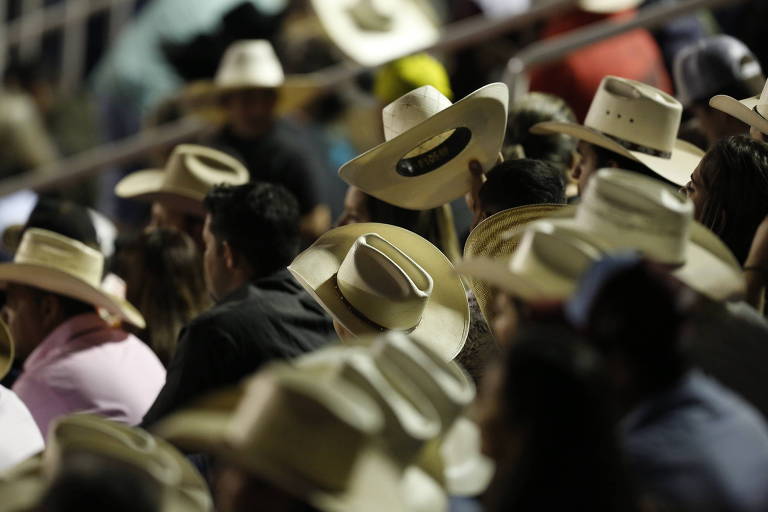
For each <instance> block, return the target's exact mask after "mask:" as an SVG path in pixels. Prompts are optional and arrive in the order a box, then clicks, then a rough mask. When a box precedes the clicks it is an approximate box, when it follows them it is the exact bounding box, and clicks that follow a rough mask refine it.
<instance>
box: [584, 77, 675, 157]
mask: <svg viewBox="0 0 768 512" xmlns="http://www.w3.org/2000/svg"><path fill="white" fill-rule="evenodd" d="M682 112H683V108H682V105H681V104H680V102H679V101H677V100H676V99H675V98H673V97H672V96H670V95H669V94H667V93H665V92H663V91H660V90H659V89H656V88H655V87H651V86H650V85H647V84H644V83H642V82H636V81H634V80H627V79H625V78H619V77H615V76H607V77H605V78H603V80H602V82H601V83H600V87H599V89H598V90H597V93H596V94H595V97H594V99H593V100H592V103H591V105H590V107H589V112H588V113H587V117H586V119H585V121H584V125H585V126H587V127H589V128H593V129H595V130H598V131H600V132H601V133H603V134H605V135H608V136H610V137H611V138H613V139H614V140H616V141H617V142H619V143H620V144H622V145H623V146H625V147H627V148H628V149H631V150H633V151H635V150H636V151H641V152H644V153H648V154H651V155H654V156H661V157H664V158H671V155H672V150H673V149H674V147H675V141H676V139H677V132H678V130H679V128H680V118H681V116H682Z"/></svg>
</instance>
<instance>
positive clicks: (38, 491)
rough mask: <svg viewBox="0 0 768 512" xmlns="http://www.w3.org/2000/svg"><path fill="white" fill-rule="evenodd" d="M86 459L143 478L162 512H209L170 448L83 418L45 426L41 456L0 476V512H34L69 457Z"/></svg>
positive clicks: (184, 463)
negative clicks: (48, 431) (109, 463)
mask: <svg viewBox="0 0 768 512" xmlns="http://www.w3.org/2000/svg"><path fill="white" fill-rule="evenodd" d="M79 454H87V455H91V456H95V457H98V458H102V459H106V460H111V461H115V462H117V463H119V464H122V465H124V466H127V467H128V468H131V469H132V470H134V471H137V472H138V473H140V474H142V475H144V476H145V477H147V478H148V479H149V482H151V484H153V485H154V486H155V488H156V489H157V490H158V492H159V496H160V508H159V510H161V511H162V512H194V511H199V512H209V511H210V510H212V508H213V502H212V499H211V496H210V493H209V492H208V487H207V484H206V483H205V480H203V478H202V477H201V476H200V473H199V472H198V471H197V470H196V469H195V468H194V467H193V466H192V464H190V462H189V461H188V460H187V459H186V458H185V457H184V456H183V455H182V454H181V453H179V452H178V450H176V449H175V448H173V447H172V446H171V445H169V444H168V443H166V442H165V441H163V440H161V439H157V438H155V437H153V436H151V435H150V434H148V433H147V432H145V431H143V430H141V429H138V428H134V427H129V426H127V425H123V424H120V423H117V422H114V421H111V420H108V419H106V418H102V417H99V416H93V415H88V414H74V415H70V416H64V417H62V418H60V419H58V420H56V422H55V423H53V424H52V426H51V434H50V435H49V436H48V446H47V447H46V449H45V451H44V452H43V453H42V454H40V455H37V456H35V457H32V458H30V459H28V460H27V461H25V462H22V463H21V464H20V465H18V466H16V467H14V468H12V469H11V470H9V471H8V472H6V473H4V474H2V475H0V495H2V496H3V499H2V500H0V512H26V511H29V510H34V509H35V507H36V506H37V504H38V501H39V500H40V499H41V498H42V497H43V496H44V494H45V492H46V489H47V488H48V486H49V484H50V483H51V482H52V481H53V480H54V479H55V478H56V477H57V476H58V475H59V474H61V473H63V472H64V473H65V472H66V471H67V463H68V461H69V460H70V458H71V457H73V456H76V455H79Z"/></svg>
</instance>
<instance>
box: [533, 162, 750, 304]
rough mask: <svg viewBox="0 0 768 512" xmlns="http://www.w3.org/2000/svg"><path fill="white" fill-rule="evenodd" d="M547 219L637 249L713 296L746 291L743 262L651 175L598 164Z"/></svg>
mask: <svg viewBox="0 0 768 512" xmlns="http://www.w3.org/2000/svg"><path fill="white" fill-rule="evenodd" d="M547 221H548V222H549V223H551V224H554V225H555V226H557V227H558V228H567V229H572V230H577V231H579V232H580V236H588V237H589V240H590V241H591V242H592V243H594V244H595V245H597V246H599V247H600V248H601V249H603V250H604V251H606V252H607V251H616V250H638V251H640V252H641V253H643V255H644V256H646V257H647V258H648V259H650V260H652V261H654V262H656V263H660V264H663V265H667V266H669V268H670V269H671V273H672V275H674V276H675V277H677V278H678V279H680V280H681V281H682V282H684V283H685V284H687V285H688V286H689V287H691V288H692V289H694V290H696V291H698V292H700V293H702V294H704V295H706V296H708V297H710V298H712V299H714V300H718V301H722V300H728V299H731V298H738V297H740V296H742V295H743V293H744V286H745V285H744V278H743V276H742V272H741V267H740V266H739V263H738V261H737V260H736V258H735V257H734V256H733V254H732V253H731V252H730V250H729V249H728V247H726V245H725V244H724V243H723V242H722V241H721V240H720V239H719V238H718V237H717V235H715V234H714V233H712V232H711V231H710V230H709V229H707V228H706V227H704V226H703V225H702V224H700V223H698V222H696V221H694V220H693V204H692V203H691V201H690V200H689V199H688V198H686V197H684V196H682V195H681V194H679V193H678V192H677V191H676V190H674V189H672V188H671V187H668V186H667V185H665V184H663V183H661V182H659V181H657V180H654V179H653V178H649V177H647V176H642V175H639V174H637V173H632V172H629V171H623V170H620V169H601V170H600V171H598V172H597V174H596V175H595V176H594V177H593V178H592V179H591V180H590V182H589V184H588V185H587V190H586V192H585V194H584V198H583V200H582V202H581V204H579V205H578V206H577V207H567V208H564V209H562V210H560V211H559V212H557V213H556V214H555V215H553V216H552V217H550V218H549V219H548V220H547ZM531 226H533V224H532V225H531Z"/></svg>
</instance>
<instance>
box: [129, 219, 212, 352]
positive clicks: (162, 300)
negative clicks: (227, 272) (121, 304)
mask: <svg viewBox="0 0 768 512" xmlns="http://www.w3.org/2000/svg"><path fill="white" fill-rule="evenodd" d="M115 259H116V269H115V270H116V272H117V273H118V274H119V275H120V276H121V277H123V279H125V282H126V290H127V292H126V296H127V299H128V300H129V301H130V302H131V303H132V304H134V305H135V306H136V307H137V308H138V309H139V311H141V314H142V315H143V316H144V319H145V320H146V323H147V327H146V328H145V329H143V330H142V329H137V330H136V332H135V334H137V335H138V336H139V337H140V338H141V339H142V340H143V341H144V342H145V343H147V344H148V345H149V346H150V347H151V348H152V350H153V351H154V352H155V354H157V356H158V358H159V359H160V361H162V362H163V364H164V365H166V366H168V364H169V363H170V361H171V359H172V358H173V354H174V352H175V351H176V341H177V338H178V335H179V331H181V328H182V327H183V326H184V325H185V324H186V323H187V322H189V321H190V320H191V319H192V318H194V317H195V316H197V315H198V314H199V313H201V312H202V311H203V310H205V309H206V308H207V307H208V305H209V300H208V294H207V292H206V288H205V281H204V279H203V274H202V261H201V258H200V253H199V251H198V248H197V246H196V245H195V242H194V241H193V240H192V238H190V237H189V236H188V235H186V234H185V233H182V232H181V231H177V230H175V229H168V228H158V229H153V230H150V231H146V232H144V233H142V234H141V235H139V236H138V237H136V238H135V239H134V240H132V241H130V242H129V243H128V244H127V246H126V247H124V248H122V247H121V248H119V250H118V253H117V255H116V258H115Z"/></svg>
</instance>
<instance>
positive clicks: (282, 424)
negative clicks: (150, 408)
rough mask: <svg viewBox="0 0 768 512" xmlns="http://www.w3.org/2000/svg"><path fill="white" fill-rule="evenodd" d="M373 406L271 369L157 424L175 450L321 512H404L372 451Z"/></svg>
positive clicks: (280, 367)
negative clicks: (236, 470) (203, 457)
mask: <svg viewBox="0 0 768 512" xmlns="http://www.w3.org/2000/svg"><path fill="white" fill-rule="evenodd" d="M381 428H382V416H381V412H380V411H379V408H378V407H377V406H376V404H375V403H373V401H372V400H371V399H370V398H368V397H367V396H366V395H365V394H364V393H362V392H361V391H359V390H358V389H357V388H356V387H354V386H352V385H349V384H346V383H344V382H334V383H332V384H331V383H329V382H325V381H323V380H322V379H318V378H317V377H316V375H313V374H312V373H311V372H309V373H308V372H304V371H301V370H299V369H297V368H293V367H291V366H289V365H287V364H281V363H277V364H273V365H270V366H268V367H267V368H265V369H264V370H262V371H260V372H259V373H258V374H256V376H255V377H253V378H251V379H250V380H249V381H248V382H247V383H246V385H245V386H244V388H242V389H241V391H239V392H236V391H227V392H220V393H218V394H216V395H212V396H209V397H208V398H207V399H204V400H203V401H201V402H199V403H198V404H197V405H195V406H193V407H192V408H190V409H187V410H184V411H180V412H178V413H175V414H174V415H172V416H170V417H169V418H167V419H166V420H164V421H162V422H160V423H159V424H158V425H157V426H156V427H155V431H156V432H157V433H158V434H159V435H161V436H162V437H165V438H166V439H168V440H169V441H170V442H172V443H174V444H177V445H179V446H182V447H185V448H188V449H191V450H198V451H203V452H206V453H213V454H216V455H218V456H220V457H221V458H223V459H225V460H227V461H229V462H230V463H233V464H235V465H237V466H239V467H241V468H242V469H244V470H246V471H248V472H251V473H253V474H256V475H258V476H260V477H261V478H264V479H266V480H267V481H269V482H271V483H272V484H274V485H276V486H277V487H279V488H281V489H283V490H285V491H287V492H289V493H291V494H293V495H295V496H297V497H299V498H301V499H304V500H306V502H308V503H309V504H311V505H312V506H314V507H315V508H318V509H320V510H322V511H329V512H346V511H349V512H353V511H354V512H357V511H359V510H366V511H374V512H376V511H381V512H385V511H387V512H388V511H390V510H407V509H406V508H405V506H404V504H403V502H402V500H401V488H400V482H399V477H398V473H397V470H396V468H395V467H394V465H393V464H392V463H391V461H389V459H388V458H387V457H385V456H383V455H382V454H381V453H380V452H379V451H378V450H376V449H375V447H374V446H373V444H372V436H374V435H375V434H376V433H377V432H378V431H379V430H380V429H381Z"/></svg>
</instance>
